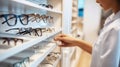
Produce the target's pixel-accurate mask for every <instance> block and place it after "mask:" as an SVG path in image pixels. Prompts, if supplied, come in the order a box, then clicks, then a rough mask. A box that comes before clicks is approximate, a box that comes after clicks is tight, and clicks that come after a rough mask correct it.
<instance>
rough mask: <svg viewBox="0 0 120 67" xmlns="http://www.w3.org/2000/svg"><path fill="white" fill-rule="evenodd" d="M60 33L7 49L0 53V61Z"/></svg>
mask: <svg viewBox="0 0 120 67" xmlns="http://www.w3.org/2000/svg"><path fill="white" fill-rule="evenodd" d="M60 32H61V30H59V31H56V32H54V33H51V34H49V35H47V36H41V37H38V38H33V39H32V40H30V41H28V42H25V43H23V44H21V45H17V46H15V47H13V48H9V49H7V50H5V51H4V52H0V61H2V60H5V59H6V58H8V57H10V56H12V55H14V54H16V53H19V52H21V51H23V50H25V49H27V48H29V47H31V46H33V45H35V44H37V43H39V42H42V41H44V40H46V39H47V38H50V37H51V36H54V35H55V34H58V33H60Z"/></svg>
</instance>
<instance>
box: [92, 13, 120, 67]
mask: <svg viewBox="0 0 120 67" xmlns="http://www.w3.org/2000/svg"><path fill="white" fill-rule="evenodd" d="M119 63H120V11H119V12H118V13H117V14H112V15H110V16H109V17H108V18H107V19H106V21H105V24H104V28H103V29H102V31H101V33H100V36H99V37H98V40H97V41H96V42H95V44H94V46H93V51H92V62H91V67H120V66H119Z"/></svg>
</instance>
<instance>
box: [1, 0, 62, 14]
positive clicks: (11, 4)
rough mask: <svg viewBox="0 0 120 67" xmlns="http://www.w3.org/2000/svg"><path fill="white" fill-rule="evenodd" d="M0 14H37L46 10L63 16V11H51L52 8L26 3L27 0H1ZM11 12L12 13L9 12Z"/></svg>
mask: <svg viewBox="0 0 120 67" xmlns="http://www.w3.org/2000/svg"><path fill="white" fill-rule="evenodd" d="M0 8H1V9H0V12H5V11H6V12H7V11H8V12H12V13H13V12H15V13H16V12H17V13H19V12H20V13H21V12H23V13H25V12H26V13H28V12H31V11H32V12H34V13H35V12H36V13H40V10H46V11H50V12H53V13H58V14H62V11H57V10H54V9H50V8H45V7H42V6H40V5H38V4H35V3H32V2H29V1H26V0H1V4H0ZM5 8H6V9H5ZM9 10H11V11H9Z"/></svg>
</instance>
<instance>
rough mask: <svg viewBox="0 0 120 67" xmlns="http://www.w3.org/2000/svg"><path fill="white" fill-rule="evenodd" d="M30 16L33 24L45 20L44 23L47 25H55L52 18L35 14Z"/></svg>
mask: <svg viewBox="0 0 120 67" xmlns="http://www.w3.org/2000/svg"><path fill="white" fill-rule="evenodd" d="M28 16H29V18H30V19H29V21H32V22H34V21H36V22H40V21H41V20H43V22H44V23H47V22H49V23H53V22H54V21H53V17H52V16H47V15H45V14H43V15H39V14H36V13H35V14H28Z"/></svg>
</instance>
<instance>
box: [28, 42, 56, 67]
mask: <svg viewBox="0 0 120 67" xmlns="http://www.w3.org/2000/svg"><path fill="white" fill-rule="evenodd" d="M56 46H57V45H56V43H49V44H48V45H47V47H45V49H43V50H42V51H41V52H42V53H41V52H40V53H37V54H35V55H33V56H32V57H30V60H32V62H31V63H30V67H37V66H38V65H39V64H40V63H41V62H42V61H43V60H44V58H45V57H46V56H47V55H48V54H49V53H50V52H51V51H52V50H53V49H55V48H56Z"/></svg>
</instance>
